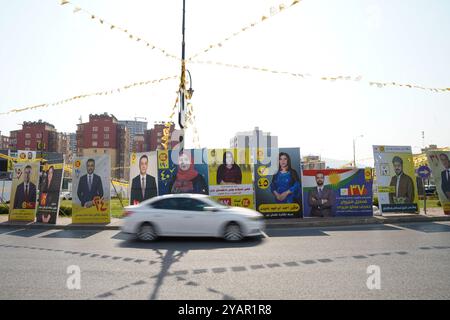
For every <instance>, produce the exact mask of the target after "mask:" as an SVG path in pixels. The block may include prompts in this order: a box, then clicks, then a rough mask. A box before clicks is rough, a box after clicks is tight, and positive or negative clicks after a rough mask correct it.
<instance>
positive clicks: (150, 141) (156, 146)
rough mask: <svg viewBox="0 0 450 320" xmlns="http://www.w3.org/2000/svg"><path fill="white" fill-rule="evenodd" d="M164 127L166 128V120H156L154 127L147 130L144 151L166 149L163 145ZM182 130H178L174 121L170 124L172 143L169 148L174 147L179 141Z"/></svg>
mask: <svg viewBox="0 0 450 320" xmlns="http://www.w3.org/2000/svg"><path fill="white" fill-rule="evenodd" d="M164 128H166V123H165V122H155V124H154V125H153V128H152V129H149V130H145V133H144V146H143V147H144V151H155V150H161V149H164V147H163V145H162V142H163V141H162V137H163V136H164V132H163V130H164ZM180 133H181V130H176V129H175V125H174V124H173V123H172V125H171V126H170V136H169V139H170V143H169V149H172V148H174V147H175V146H176V145H177V144H178V143H179V139H178V137H179V135H180Z"/></svg>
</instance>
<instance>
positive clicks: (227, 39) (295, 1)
mask: <svg viewBox="0 0 450 320" xmlns="http://www.w3.org/2000/svg"><path fill="white" fill-rule="evenodd" d="M299 2H300V0H294V1H292V2H291V4H290V5H289V7H288V8H290V7H292V6H294V5H296V4H297V3H299ZM285 9H286V5H285V4H284V3H280V4H279V5H278V11H276V10H275V11H273V12H271V14H270V16H267V15H263V16H261V18H260V19H259V20H257V21H254V22H252V23H250V24H248V25H247V26H245V27H243V28H241V29H240V30H239V31H236V32H234V33H232V34H231V35H230V36H228V37H225V38H224V39H223V40H222V41H219V42H217V43H215V44H210V45H209V46H208V47H207V48H206V49H203V50H201V51H199V52H197V53H196V54H194V55H193V56H191V57H190V58H189V59H188V60H189V61H192V60H193V59H195V58H197V57H198V56H199V55H201V54H202V53H206V52H208V51H209V50H211V49H213V48H216V47H222V46H223V43H224V42H226V41H229V40H230V39H231V38H234V37H236V36H238V35H239V34H241V33H243V32H245V31H247V30H249V29H251V28H253V27H255V26H257V25H258V24H260V23H261V22H263V21H266V20H268V19H269V18H271V17H274V16H276V15H277V14H279V13H280V12H282V11H285Z"/></svg>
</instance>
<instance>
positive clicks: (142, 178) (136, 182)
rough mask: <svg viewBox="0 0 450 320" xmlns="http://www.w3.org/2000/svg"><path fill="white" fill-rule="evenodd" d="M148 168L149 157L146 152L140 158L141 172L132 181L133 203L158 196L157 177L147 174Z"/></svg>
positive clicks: (131, 198)
mask: <svg viewBox="0 0 450 320" xmlns="http://www.w3.org/2000/svg"><path fill="white" fill-rule="evenodd" d="M147 168H148V157H147V155H145V154H144V155H142V156H141V157H140V158H139V174H138V175H137V176H136V177H134V178H133V180H132V182H131V196H130V203H131V204H139V203H141V202H142V201H144V200H147V199H150V198H153V197H156V196H157V189H156V179H155V177H153V176H151V175H149V174H147Z"/></svg>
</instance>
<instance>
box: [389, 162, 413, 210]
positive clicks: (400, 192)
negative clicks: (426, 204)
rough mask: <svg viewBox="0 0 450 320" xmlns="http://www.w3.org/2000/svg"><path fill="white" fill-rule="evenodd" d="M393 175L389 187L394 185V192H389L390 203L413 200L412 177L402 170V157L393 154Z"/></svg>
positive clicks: (411, 201) (402, 202)
mask: <svg viewBox="0 0 450 320" xmlns="http://www.w3.org/2000/svg"><path fill="white" fill-rule="evenodd" d="M392 164H393V166H394V171H395V176H393V177H392V178H391V183H390V184H389V185H390V186H391V187H395V188H394V189H395V190H394V192H391V193H389V203H390V204H404V203H413V202H414V197H415V195H414V182H413V179H412V178H411V177H410V176H408V175H407V174H405V172H404V171H403V159H402V158H400V157H399V156H395V157H394V158H393V159H392Z"/></svg>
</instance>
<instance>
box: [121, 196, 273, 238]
mask: <svg viewBox="0 0 450 320" xmlns="http://www.w3.org/2000/svg"><path fill="white" fill-rule="evenodd" d="M125 216H126V217H125V219H124V223H123V225H122V231H123V232H124V233H130V234H135V235H136V236H137V238H138V239H139V240H142V241H152V240H155V239H156V238H157V237H158V236H183V237H185V236H194V237H220V238H224V239H225V240H227V241H240V240H242V239H243V238H245V237H250V236H259V235H261V234H262V231H263V230H264V220H263V215H261V214H260V213H258V212H256V211H254V210H251V209H246V208H240V207H229V206H226V205H223V204H222V203H219V202H217V201H215V200H213V199H212V198H210V197H208V196H206V195H198V194H177V195H164V196H159V197H155V198H152V199H149V200H146V201H143V202H142V203H140V204H138V205H133V206H128V207H125Z"/></svg>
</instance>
